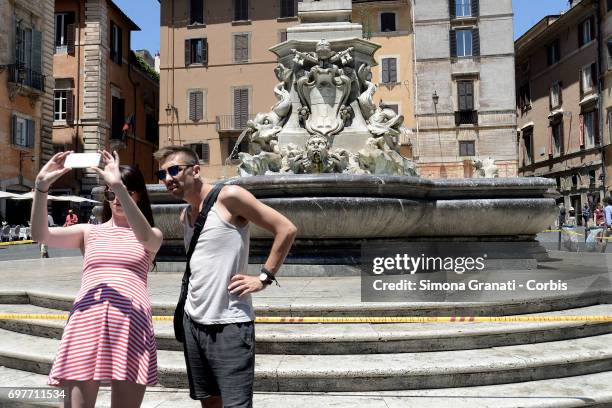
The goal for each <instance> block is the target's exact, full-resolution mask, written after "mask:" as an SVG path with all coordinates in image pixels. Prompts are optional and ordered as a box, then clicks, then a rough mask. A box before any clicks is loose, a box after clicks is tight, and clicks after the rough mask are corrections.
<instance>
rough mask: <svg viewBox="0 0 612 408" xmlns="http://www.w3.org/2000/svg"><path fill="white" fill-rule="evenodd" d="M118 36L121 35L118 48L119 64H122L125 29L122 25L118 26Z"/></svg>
mask: <svg viewBox="0 0 612 408" xmlns="http://www.w3.org/2000/svg"><path fill="white" fill-rule="evenodd" d="M117 36H118V37H119V49H118V50H117V64H119V65H121V63H122V62H123V30H122V29H121V27H117Z"/></svg>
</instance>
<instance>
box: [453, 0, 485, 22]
mask: <svg viewBox="0 0 612 408" xmlns="http://www.w3.org/2000/svg"><path fill="white" fill-rule="evenodd" d="M478 3H479V1H478V0H449V1H448V8H449V13H450V18H451V19H453V18H457V17H477V16H478V11H479V8H480V7H479V4H478Z"/></svg>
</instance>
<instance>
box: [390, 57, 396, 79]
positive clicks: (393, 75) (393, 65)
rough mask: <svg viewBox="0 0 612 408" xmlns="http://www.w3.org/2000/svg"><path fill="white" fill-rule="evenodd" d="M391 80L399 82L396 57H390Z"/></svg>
mask: <svg viewBox="0 0 612 408" xmlns="http://www.w3.org/2000/svg"><path fill="white" fill-rule="evenodd" d="M389 82H391V83H396V82H397V60H396V59H395V58H390V59H389Z"/></svg>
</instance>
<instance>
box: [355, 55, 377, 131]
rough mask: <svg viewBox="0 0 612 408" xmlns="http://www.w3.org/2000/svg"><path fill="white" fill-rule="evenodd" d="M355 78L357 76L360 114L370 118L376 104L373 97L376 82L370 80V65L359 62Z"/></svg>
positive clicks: (366, 118)
mask: <svg viewBox="0 0 612 408" xmlns="http://www.w3.org/2000/svg"><path fill="white" fill-rule="evenodd" d="M357 78H359V85H360V88H361V89H360V92H361V93H360V94H359V96H358V97H357V101H358V102H359V108H360V109H361V114H362V115H363V118H364V119H365V120H368V119H370V116H372V115H373V114H374V112H375V111H376V105H375V104H374V101H373V98H374V94H375V93H376V89H377V87H376V84H374V83H373V82H370V79H371V78H372V72H371V67H370V66H369V65H368V64H361V65H360V66H359V69H358V70H357Z"/></svg>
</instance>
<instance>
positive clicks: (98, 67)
mask: <svg viewBox="0 0 612 408" xmlns="http://www.w3.org/2000/svg"><path fill="white" fill-rule="evenodd" d="M107 39H108V9H107V5H106V0H86V1H85V44H84V49H85V64H84V68H83V78H84V86H83V115H82V124H83V151H84V152H97V151H98V150H99V149H103V148H105V146H106V139H107V137H106V136H107V132H108V128H109V126H108V123H107V120H106V90H107V82H108V81H107V71H106V64H107V60H108V52H109V51H108V40H107ZM98 184H99V183H98V177H97V175H96V174H95V173H94V172H92V171H90V170H86V171H84V173H83V179H82V180H81V189H82V190H83V191H91V189H92V188H93V187H95V186H97V185H98Z"/></svg>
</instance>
